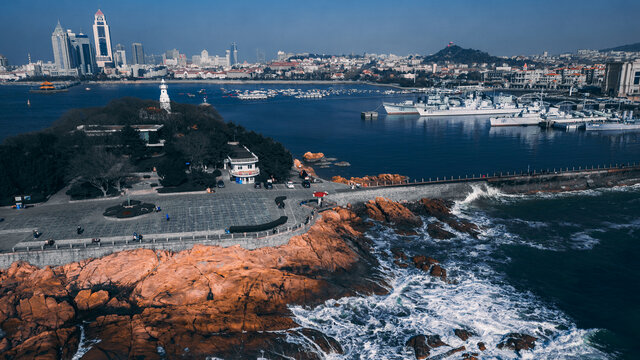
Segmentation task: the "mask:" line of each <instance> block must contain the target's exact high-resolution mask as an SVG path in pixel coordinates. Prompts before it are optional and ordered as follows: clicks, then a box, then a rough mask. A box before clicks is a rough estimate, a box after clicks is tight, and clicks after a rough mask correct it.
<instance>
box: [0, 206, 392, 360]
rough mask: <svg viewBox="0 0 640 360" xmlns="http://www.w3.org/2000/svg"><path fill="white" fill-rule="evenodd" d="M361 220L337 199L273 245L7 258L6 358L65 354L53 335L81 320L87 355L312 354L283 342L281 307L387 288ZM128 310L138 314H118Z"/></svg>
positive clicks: (2, 309)
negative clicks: (35, 261) (53, 261)
mask: <svg viewBox="0 0 640 360" xmlns="http://www.w3.org/2000/svg"><path fill="white" fill-rule="evenodd" d="M362 228H363V222H362V221H361V219H360V218H359V217H358V216H357V215H356V214H355V213H353V212H352V211H349V210H346V209H340V208H338V209H335V210H334V211H326V212H323V213H322V219H320V220H318V221H317V222H316V223H315V224H314V225H313V226H312V227H311V228H310V229H309V230H308V232H307V233H305V234H302V235H298V236H294V237H292V238H291V239H290V241H289V242H288V243H287V244H286V245H282V246H279V247H265V248H260V249H255V250H246V249H243V248H241V247H239V246H232V247H227V248H221V247H215V246H202V245H196V246H194V247H193V248H192V249H190V250H186V251H182V252H176V253H171V252H167V251H153V250H148V249H137V250H132V251H123V252H119V253H114V254H111V255H108V256H105V257H103V258H100V259H89V260H84V261H81V262H78V263H72V264H68V265H64V266H62V267H58V268H55V269H50V268H44V269H41V270H39V269H37V268H35V267H32V266H30V265H28V264H24V263H16V264H14V265H12V267H11V268H10V269H8V270H7V271H0V288H2V290H3V291H2V292H1V293H0V320H3V321H2V329H3V331H4V332H5V339H6V340H7V341H6V342H5V341H3V343H2V344H4V346H13V348H11V349H9V350H8V351H9V352H8V354H12V355H11V357H20V358H22V357H34V355H33V354H42V356H43V357H44V358H46V357H47V356H49V355H48V354H49V352H48V351H49V350H46V351H45V348H46V349H54V352H52V354H54V355H55V354H60V353H57V352H56V351H61V353H63V354H64V353H68V352H73V351H75V348H74V346H75V347H77V344H76V345H74V341H72V340H73V339H71V335H69V336H67V337H68V338H69V339H67V340H64V341H62V339H63V338H64V336H62V335H64V334H62V335H60V334H58V332H60V331H62V329H67V328H70V326H71V325H72V324H80V321H85V320H86V321H88V322H89V324H88V325H87V326H85V335H86V338H87V339H89V340H92V339H100V342H99V343H97V344H95V345H94V346H93V347H92V349H91V350H90V351H89V352H88V353H87V354H85V358H149V359H154V358H158V357H159V354H158V353H157V348H158V347H162V348H163V349H164V351H165V353H166V354H165V357H166V358H177V357H185V356H186V357H194V358H201V357H205V356H217V357H221V358H235V357H237V355H238V349H242V354H243V356H244V355H246V356H247V357H250V358H251V357H253V358H255V357H257V356H258V355H260V353H259V350H260V349H271V348H273V349H274V351H277V352H278V353H281V354H286V356H288V357H291V358H305V359H316V358H317V357H316V355H314V354H307V353H304V356H301V355H300V354H301V353H300V351H304V350H303V349H301V348H300V347H299V346H295V344H291V343H289V342H287V341H286V337H287V336H290V335H287V333H286V330H288V329H292V328H297V327H298V325H297V324H296V323H295V322H294V321H293V320H292V318H291V313H290V310H289V308H288V305H290V304H301V305H316V304H319V303H322V302H324V301H326V300H327V299H330V298H339V297H342V296H353V295H356V294H361V293H368V294H371V293H375V294H384V293H386V290H385V288H384V287H383V286H381V285H380V284H384V283H383V281H382V277H381V276H380V274H379V273H378V272H377V271H376V270H375V269H377V268H378V264H377V262H376V260H375V258H374V257H373V256H372V255H371V254H370V251H369V249H370V244H369V243H368V242H367V240H366V238H365V237H364V236H363V234H362V232H361V230H360V229H362ZM36 274H40V275H41V276H35V275H36ZM89 289H108V292H107V290H99V291H93V292H92V291H91V290H89ZM49 294H51V295H49ZM53 294H57V295H60V296H53ZM109 295H111V296H112V298H111V299H109ZM67 299H68V300H67ZM71 299H73V301H74V302H75V303H76V304H77V309H78V314H76V313H75V311H74V308H73V307H72V306H71V305H70V304H69V302H70V301H72V300H71ZM130 304H131V305H130ZM96 308H100V312H99V313H96V312H95V311H92V309H96ZM133 309H135V314H129V315H124V314H127V313H129V312H130V311H132V310H133ZM105 314H106V315H105ZM76 315H77V316H76ZM97 315H100V316H99V317H98V318H95V316H97ZM282 330H284V331H285V332H280V333H274V331H282ZM65 331H66V330H65ZM301 333H302V334H305V336H307V338H312V339H314V340H316V341H317V342H318V346H319V347H321V348H322V349H326V350H327V351H333V352H337V353H339V352H340V351H341V348H340V346H339V344H338V343H337V342H336V341H335V340H333V339H331V338H329V337H325V336H322V335H321V334H320V333H317V332H314V331H313V330H304V331H303V332H301ZM54 335H55V336H54ZM54 337H55V339H54ZM56 339H57V340H56ZM55 341H60V343H59V344H58V343H55ZM18 344H19V345H18ZM186 348H188V349H189V351H188V354H187V353H185V349H186ZM55 349H59V350H55ZM14 355H15V356H14ZM18 355H19V356H18ZM56 356H59V355H56Z"/></svg>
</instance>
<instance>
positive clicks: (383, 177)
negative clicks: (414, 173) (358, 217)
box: [331, 174, 408, 187]
mask: <svg viewBox="0 0 640 360" xmlns="http://www.w3.org/2000/svg"><path fill="white" fill-rule="evenodd" d="M407 179H408V177H406V176H403V175H398V174H379V175H376V176H371V175H366V176H363V177H352V178H350V179H345V178H343V177H342V176H334V177H332V178H331V181H332V182H335V183H341V184H347V185H356V184H359V185H361V186H364V187H367V186H369V185H372V186H375V185H376V184H378V185H383V184H404V183H406V182H407Z"/></svg>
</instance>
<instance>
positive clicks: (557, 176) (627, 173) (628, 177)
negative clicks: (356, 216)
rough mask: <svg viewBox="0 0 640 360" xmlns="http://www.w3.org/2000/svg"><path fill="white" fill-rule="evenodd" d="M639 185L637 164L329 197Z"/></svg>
mask: <svg viewBox="0 0 640 360" xmlns="http://www.w3.org/2000/svg"><path fill="white" fill-rule="evenodd" d="M639 183H640V164H635V163H634V164H628V165H615V166H613V165H612V166H607V167H589V168H582V167H580V168H563V169H548V170H547V169H545V170H540V171H538V170H535V171H531V172H518V173H493V174H490V173H487V174H475V175H472V176H468V177H466V178H463V177H459V178H453V177H451V178H436V179H427V180H422V181H416V180H414V182H410V181H407V182H403V183H393V184H392V183H386V184H383V183H377V184H367V186H366V187H363V188H360V189H355V190H343V191H341V192H339V193H336V194H334V195H332V196H331V200H333V201H335V202H336V203H337V204H338V205H346V204H348V203H358V202H363V201H368V200H370V199H373V198H375V197H377V196H383V197H387V198H389V199H391V200H394V201H403V200H406V201H415V200H419V199H421V198H424V197H429V198H438V199H447V200H460V199H464V198H466V197H467V195H469V194H470V193H472V192H473V191H474V188H478V187H486V186H489V187H492V188H494V189H496V190H499V191H501V192H503V193H507V194H532V193H536V192H562V191H577V190H587V189H595V188H606V187H614V186H628V185H635V184H639Z"/></svg>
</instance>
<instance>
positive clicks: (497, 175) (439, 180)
mask: <svg viewBox="0 0 640 360" xmlns="http://www.w3.org/2000/svg"><path fill="white" fill-rule="evenodd" d="M621 169H625V170H640V163H637V162H633V163H631V162H627V163H616V164H608V165H591V166H578V167H575V166H573V167H571V168H569V167H561V168H546V169H533V170H531V169H527V170H520V171H500V172H488V173H478V174H475V173H474V174H471V175H464V177H463V176H460V175H459V176H458V177H455V176H444V177H435V178H421V179H413V181H410V180H408V179H407V180H404V181H375V182H374V181H370V182H364V183H356V182H352V183H349V184H347V185H351V184H353V185H359V187H361V188H380V187H392V186H393V187H397V186H414V185H429V184H447V183H460V182H476V181H492V180H508V179H510V178H519V177H523V176H540V175H563V174H576V173H589V172H601V171H611V170H621Z"/></svg>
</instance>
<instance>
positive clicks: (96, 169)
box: [69, 147, 133, 196]
mask: <svg viewBox="0 0 640 360" xmlns="http://www.w3.org/2000/svg"><path fill="white" fill-rule="evenodd" d="M132 170H133V167H132V166H131V164H130V163H129V161H128V160H127V159H125V158H123V157H120V156H116V155H115V154H113V153H110V152H108V151H106V150H105V149H104V148H98V147H94V148H91V149H89V150H88V151H87V152H85V153H84V154H81V155H78V156H76V157H75V158H73V159H72V160H71V163H70V165H69V175H70V176H71V177H73V178H80V179H82V180H84V181H86V182H87V183H89V184H90V185H91V186H93V187H95V188H96V189H98V190H100V191H102V195H103V196H107V193H108V192H109V188H110V187H112V186H113V187H115V188H116V190H118V192H120V190H121V186H122V182H123V180H124V178H125V177H126V176H127V175H129V173H130V172H131V171H132Z"/></svg>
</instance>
